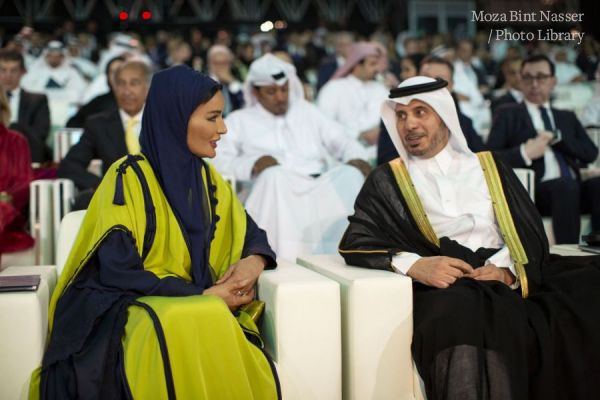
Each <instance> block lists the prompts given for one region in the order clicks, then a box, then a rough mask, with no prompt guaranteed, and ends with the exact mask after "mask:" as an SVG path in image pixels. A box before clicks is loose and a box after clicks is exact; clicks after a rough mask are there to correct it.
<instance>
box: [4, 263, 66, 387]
mask: <svg viewBox="0 0 600 400" xmlns="http://www.w3.org/2000/svg"><path fill="white" fill-rule="evenodd" d="M38 274H39V275H40V278H41V280H40V285H39V287H38V290H37V291H35V292H12V293H0V327H2V328H1V329H0V354H2V358H0V399H26V398H27V393H28V386H29V378H30V376H31V372H32V371H33V370H34V369H35V368H36V367H37V366H38V365H39V364H40V362H41V359H42V355H43V353H44V343H45V340H46V331H47V329H48V301H49V299H50V296H51V292H52V290H53V289H54V286H55V285H56V271H55V268H54V266H37V267H23V266H19V267H9V268H6V269H5V270H4V271H2V272H1V273H0V275H2V276H6V275H38Z"/></svg>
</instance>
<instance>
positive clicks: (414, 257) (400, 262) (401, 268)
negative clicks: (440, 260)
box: [392, 252, 421, 275]
mask: <svg viewBox="0 0 600 400" xmlns="http://www.w3.org/2000/svg"><path fill="white" fill-rule="evenodd" d="M420 259H421V256H420V255H418V254H415V253H407V252H401V253H398V254H396V255H395V256H393V257H392V268H394V271H396V272H397V273H399V274H402V275H406V273H407V272H408V270H409V269H410V267H412V266H413V264H414V263H416V262H417V261H419V260H420Z"/></svg>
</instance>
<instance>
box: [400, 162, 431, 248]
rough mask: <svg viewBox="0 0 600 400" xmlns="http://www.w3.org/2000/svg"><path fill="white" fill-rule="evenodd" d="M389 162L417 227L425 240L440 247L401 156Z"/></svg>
mask: <svg viewBox="0 0 600 400" xmlns="http://www.w3.org/2000/svg"><path fill="white" fill-rule="evenodd" d="M389 164H390V167H391V168H392V172H393V173H394V177H395V178H396V184H397V185H398V188H399V189H400V191H401V192H402V196H403V197H404V200H406V203H407V204H408V209H409V211H410V213H411V215H412V216H413V218H414V219H415V221H416V222H417V227H418V228H419V230H420V231H421V233H422V234H423V235H424V236H425V237H426V238H427V240H429V241H430V242H431V243H433V244H435V245H436V246H437V247H440V239H439V238H438V237H437V235H436V234H435V231H434V230H433V227H432V226H431V223H430V222H429V218H428V217H427V214H426V213H425V209H424V208H423V204H421V199H420V198H419V195H418V194H417V190H416V189H415V185H414V184H413V181H412V179H411V178H410V175H409V173H408V170H407V169H406V165H404V161H402V159H401V158H396V159H394V160H392V161H390V163H389Z"/></svg>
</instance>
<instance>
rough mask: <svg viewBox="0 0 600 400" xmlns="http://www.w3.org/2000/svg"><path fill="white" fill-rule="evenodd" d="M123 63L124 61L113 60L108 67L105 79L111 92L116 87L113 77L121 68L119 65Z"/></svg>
mask: <svg viewBox="0 0 600 400" xmlns="http://www.w3.org/2000/svg"><path fill="white" fill-rule="evenodd" d="M124 62H125V61H122V60H114V61H113V62H111V63H110V65H109V66H108V76H107V77H106V78H107V79H108V85H109V86H110V87H111V88H113V90H114V88H115V86H116V82H115V79H116V78H115V75H116V73H117V70H118V69H119V68H120V67H121V65H123V63H124Z"/></svg>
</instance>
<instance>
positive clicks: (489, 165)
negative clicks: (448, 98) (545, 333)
mask: <svg viewBox="0 0 600 400" xmlns="http://www.w3.org/2000/svg"><path fill="white" fill-rule="evenodd" d="M477 157H479V163H480V164H481V169H482V170H483V175H484V176H485V180H486V182H487V185H488V190H489V192H490V196H491V197H492V204H493V206H494V213H495V214H496V219H497V220H498V225H499V226H500V232H501V233H502V238H503V239H504V243H506V245H507V246H508V250H509V252H510V256H511V257H512V259H513V261H514V262H515V269H516V270H517V274H518V275H519V282H520V283H521V294H522V296H523V298H527V296H529V286H528V282H527V275H526V273H525V264H527V263H528V262H529V260H528V259H527V253H525V248H524V247H523V244H522V243H521V238H519V235H518V234H517V229H516V228H515V222H514V221H513V217H512V214H511V213H510V209H509V208H508V203H507V202H506V197H505V195H504V188H503V187H502V182H501V181H500V175H499V174H498V169H497V167H496V162H495V161H494V158H493V157H492V153H490V152H489V151H483V152H480V153H477Z"/></svg>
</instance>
